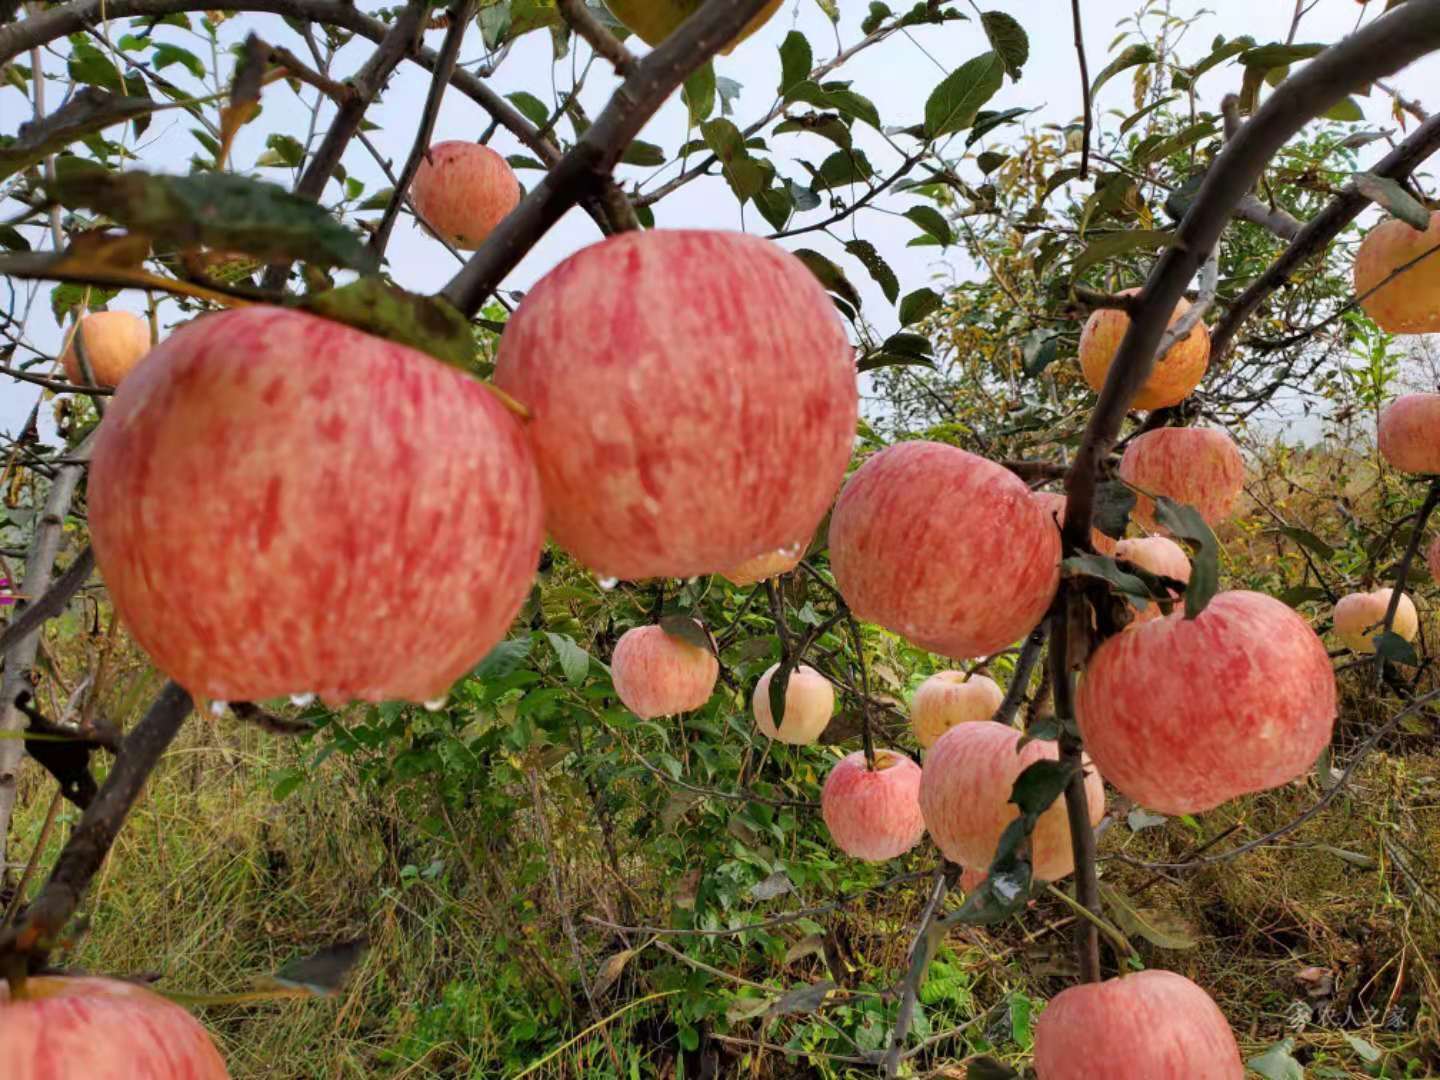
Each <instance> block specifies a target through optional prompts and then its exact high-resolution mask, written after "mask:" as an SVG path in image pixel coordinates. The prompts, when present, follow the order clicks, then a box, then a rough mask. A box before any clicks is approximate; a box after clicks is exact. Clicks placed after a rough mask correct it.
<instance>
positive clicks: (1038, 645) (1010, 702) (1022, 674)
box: [991, 622, 1046, 724]
mask: <svg viewBox="0 0 1440 1080" xmlns="http://www.w3.org/2000/svg"><path fill="white" fill-rule="evenodd" d="M1045 629H1046V624H1045V623H1043V622H1042V623H1041V624H1040V625H1039V626H1037V627H1036V628H1035V629H1034V630H1032V631H1031V632H1030V636H1029V637H1027V638H1026V639H1025V644H1024V646H1023V647H1022V648H1021V649H1020V659H1018V660H1016V661H1015V673H1014V674H1013V675H1012V676H1011V677H1010V687H1009V689H1007V690H1006V691H1005V697H1004V699H1003V700H1002V701H1001V702H1000V708H998V709H996V710H995V715H994V716H993V717H991V719H992V720H994V721H995V722H996V723H997V724H1013V723H1014V722H1015V714H1016V713H1017V712H1019V711H1020V703H1021V702H1023V701H1024V700H1025V694H1026V692H1027V691H1028V690H1029V689H1030V676H1031V674H1032V673H1033V672H1034V670H1035V665H1036V664H1037V663H1038V662H1039V660H1040V650H1041V649H1043V648H1044V647H1045Z"/></svg>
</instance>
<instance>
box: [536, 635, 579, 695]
mask: <svg viewBox="0 0 1440 1080" xmlns="http://www.w3.org/2000/svg"><path fill="white" fill-rule="evenodd" d="M545 637H546V639H547V640H548V641H549V642H550V647H551V648H552V649H554V650H555V657H556V659H558V660H559V661H560V670H561V671H563V672H564V673H565V681H566V682H568V683H569V684H570V685H571V686H579V685H580V684H581V683H583V682H584V681H585V676H586V675H588V674H590V654H589V653H588V652H586V651H585V650H584V649H582V648H581V647H580V646H579V645H577V644H576V643H575V639H574V638H572V637H571V636H570V635H568V634H552V633H550V632H549V631H548V630H547V631H546V632H545Z"/></svg>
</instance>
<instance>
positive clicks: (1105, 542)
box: [1033, 491, 1115, 555]
mask: <svg viewBox="0 0 1440 1080" xmlns="http://www.w3.org/2000/svg"><path fill="white" fill-rule="evenodd" d="M1033 497H1034V499H1035V501H1036V502H1037V503H1039V504H1040V505H1041V507H1043V508H1044V510H1045V516H1046V517H1048V518H1049V519H1050V520H1051V521H1053V522H1055V527H1056V528H1057V529H1059V528H1063V527H1064V525H1065V496H1064V495H1061V494H1060V493H1059V492H1055V491H1037V492H1035V494H1034V496H1033ZM1090 546H1091V547H1093V548H1094V549H1095V550H1096V551H1098V552H1099V553H1100V554H1101V555H1113V554H1115V538H1114V537H1113V536H1107V535H1105V533H1103V532H1101V531H1100V530H1099V529H1095V528H1092V529H1091V530H1090Z"/></svg>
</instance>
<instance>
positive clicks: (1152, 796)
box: [926, 592, 1335, 831]
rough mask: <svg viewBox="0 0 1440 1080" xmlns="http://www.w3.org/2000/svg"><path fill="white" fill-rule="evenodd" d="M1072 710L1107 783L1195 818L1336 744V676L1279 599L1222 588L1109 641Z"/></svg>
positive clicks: (1298, 769) (1290, 774)
mask: <svg viewBox="0 0 1440 1080" xmlns="http://www.w3.org/2000/svg"><path fill="white" fill-rule="evenodd" d="M1076 711H1077V713H1078V719H1079V721H1080V731H1081V734H1082V735H1083V736H1084V738H1085V748H1086V749H1087V750H1088V751H1089V752H1090V754H1091V756H1092V757H1094V759H1095V764H1096V765H1098V766H1099V767H1100V770H1101V771H1102V772H1103V773H1104V774H1105V779H1107V780H1109V781H1110V783H1111V784H1113V785H1114V786H1115V787H1116V788H1118V789H1119V790H1120V791H1122V792H1124V793H1125V794H1126V795H1128V796H1129V797H1130V798H1132V799H1134V800H1135V801H1136V802H1138V803H1140V804H1141V805H1142V806H1146V807H1149V808H1150V809H1151V810H1158V811H1160V812H1161V813H1164V814H1193V813H1197V812H1199V811H1201V810H1209V809H1210V808H1211V807H1214V806H1218V805H1220V804H1221V803H1222V802H1224V801H1225V800H1226V799H1233V798H1234V797H1235V796H1237V795H1244V794H1246V793H1248V792H1252V791H1265V790H1267V789H1269V788H1273V787H1278V786H1279V785H1281V784H1284V783H1286V782H1287V781H1290V780H1293V779H1295V778H1296V777H1297V776H1302V775H1304V773H1305V772H1306V771H1307V770H1308V769H1309V768H1310V766H1312V765H1313V764H1314V763H1315V759H1316V758H1317V757H1319V755H1320V751H1321V750H1323V749H1324V748H1325V745H1326V744H1327V743H1328V742H1329V741H1330V732H1331V729H1332V728H1333V726H1334V723H1335V673H1334V671H1333V670H1332V669H1331V666H1330V657H1329V655H1328V654H1327V653H1326V651H1325V646H1324V644H1323V643H1322V642H1321V641H1320V639H1319V638H1318V637H1317V636H1316V635H1315V631H1313V630H1311V629H1310V626H1309V624H1308V623H1306V622H1305V620H1304V619H1302V618H1301V617H1300V616H1299V615H1297V614H1295V612H1293V611H1291V610H1290V609H1289V608H1288V607H1286V606H1285V605H1284V604H1282V603H1281V602H1280V601H1279V600H1276V599H1274V598H1273V597H1269V596H1265V595H1263V594H1261V593H1253V592H1223V593H1220V594H1219V595H1218V596H1216V597H1215V598H1214V599H1213V600H1211V601H1210V603H1209V605H1208V606H1207V607H1206V608H1205V610H1204V611H1203V612H1201V614H1200V615H1199V616H1198V617H1197V618H1194V619H1186V618H1185V614H1184V612H1183V611H1175V612H1172V613H1171V614H1170V615H1169V616H1168V617H1166V618H1164V619H1156V620H1155V621H1154V622H1150V623H1146V624H1145V625H1143V626H1138V627H1136V628H1135V629H1134V630H1132V631H1130V632H1129V633H1125V634H1118V635H1116V636H1115V637H1112V638H1110V639H1109V640H1107V641H1106V642H1105V643H1104V644H1102V645H1101V646H1100V647H1099V648H1098V649H1097V650H1096V651H1095V653H1094V654H1093V655H1092V656H1091V658H1090V663H1089V665H1088V666H1087V667H1086V669H1085V672H1084V674H1083V675H1082V676H1081V678H1080V685H1079V689H1078V693H1077V695H1076ZM926 771H927V772H928V771H929V763H928V762H927V763H926ZM932 831H933V830H932Z"/></svg>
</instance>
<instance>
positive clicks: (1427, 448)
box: [1377, 394, 1440, 473]
mask: <svg viewBox="0 0 1440 1080" xmlns="http://www.w3.org/2000/svg"><path fill="white" fill-rule="evenodd" d="M1377 441H1378V443H1379V445H1380V453H1381V454H1383V455H1384V457H1385V460H1386V461H1388V462H1390V464H1391V465H1393V466H1395V468H1397V469H1399V470H1400V471H1401V472H1408V473H1440V394H1404V395H1402V396H1401V397H1398V398H1396V399H1395V400H1394V401H1392V402H1391V403H1390V404H1389V405H1387V406H1385V408H1384V410H1383V411H1382V412H1381V413H1380V430H1379V439H1378V440H1377Z"/></svg>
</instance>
